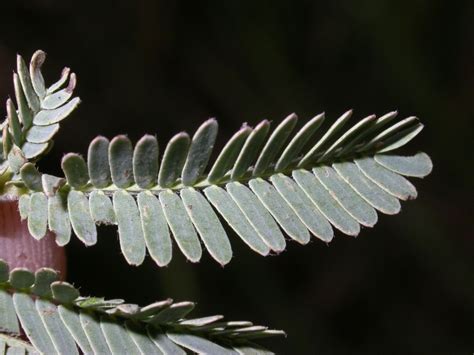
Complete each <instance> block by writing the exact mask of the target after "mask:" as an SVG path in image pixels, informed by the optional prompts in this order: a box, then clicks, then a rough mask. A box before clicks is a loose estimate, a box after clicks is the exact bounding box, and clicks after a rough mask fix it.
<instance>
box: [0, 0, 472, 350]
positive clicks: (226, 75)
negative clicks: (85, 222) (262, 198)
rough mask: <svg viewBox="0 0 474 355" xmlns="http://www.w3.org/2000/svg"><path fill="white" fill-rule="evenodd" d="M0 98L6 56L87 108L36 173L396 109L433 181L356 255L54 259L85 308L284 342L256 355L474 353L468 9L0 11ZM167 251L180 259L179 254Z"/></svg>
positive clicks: (13, 5) (79, 254) (70, 6)
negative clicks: (212, 133)
mask: <svg viewBox="0 0 474 355" xmlns="http://www.w3.org/2000/svg"><path fill="white" fill-rule="evenodd" d="M0 33H1V35H0V83H1V85H0V97H3V98H6V97H7V96H8V95H11V94H12V93H13V88H12V83H11V74H12V70H13V69H14V67H15V55H16V53H21V54H22V55H23V56H25V57H27V58H29V57H30V56H31V54H32V53H33V52H34V50H35V49H38V48H41V49H43V50H45V51H46V52H47V53H48V55H49V57H48V60H47V62H46V66H45V67H44V71H45V76H46V79H47V81H48V82H49V83H52V82H54V81H56V79H57V78H58V76H59V73H60V70H61V69H62V67H63V66H64V65H67V66H70V67H71V68H72V69H73V70H74V71H75V72H76V73H77V74H78V83H79V84H78V89H77V93H78V95H79V96H80V97H81V99H82V101H83V103H82V105H81V106H80V108H79V109H78V110H77V112H76V113H75V114H74V115H73V117H72V118H71V119H69V120H67V121H65V122H64V124H63V125H62V130H61V132H60V134H59V135H58V136H57V139H56V145H55V148H54V149H53V151H52V153H51V154H50V155H49V156H48V157H47V158H46V159H45V160H44V161H42V163H41V168H42V169H43V171H48V172H50V173H53V174H60V173H61V172H60V159H61V157H62V155H63V154H64V153H66V152H80V153H83V154H85V153H86V152H87V146H88V144H89V142H90V141H91V139H93V138H94V137H95V136H96V135H98V134H101V135H105V136H108V137H112V136H114V135H116V134H120V133H128V135H129V136H130V138H131V139H132V140H133V141H137V139H138V138H139V137H141V136H142V135H143V134H144V133H156V134H157V136H158V139H159V141H160V142H161V145H162V146H164V144H165V142H166V141H167V140H168V139H169V138H170V137H171V136H172V135H173V134H175V133H177V132H178V131H181V130H187V131H188V132H193V131H194V130H195V129H196V128H197V127H198V125H199V124H200V123H201V122H202V121H204V120H205V119H207V118H208V117H217V118H218V120H219V124H220V133H219V142H218V146H220V147H222V145H223V143H224V142H225V140H226V139H228V138H229V137H230V136H231V134H232V133H233V132H234V131H235V130H237V129H238V128H239V127H240V125H241V123H242V122H244V121H246V122H248V123H249V124H250V125H252V124H255V123H257V122H258V121H259V120H261V119H263V118H268V119H270V120H274V121H276V122H278V121H279V120H281V119H283V118H284V117H286V115H288V114H289V113H291V112H296V113H297V114H298V115H299V117H300V119H301V120H302V121H303V122H304V121H306V120H308V119H310V118H311V117H313V116H314V115H315V114H317V113H319V112H322V111H325V112H326V115H327V117H328V118H329V119H330V120H333V119H336V118H337V117H338V116H339V115H340V114H342V113H343V112H344V111H345V110H347V109H349V108H353V109H354V110H355V117H354V119H353V122H354V121H355V120H357V119H360V118H362V117H365V116H367V115H369V114H372V113H375V114H377V115H381V114H383V113H385V112H388V111H391V110H394V109H397V110H399V112H400V115H402V116H409V115H416V116H419V117H420V118H421V119H422V121H423V122H424V123H425V125H426V127H425V130H424V131H423V132H422V134H421V135H420V136H419V137H417V139H415V140H414V141H413V142H412V143H410V145H409V147H408V151H409V152H410V153H415V152H416V151H418V150H423V151H426V152H427V153H428V154H429V155H430V156H431V157H432V159H433V161H434V164H435V169H434V171H433V173H432V174H431V175H430V176H429V177H427V178H426V179H425V180H418V181H415V184H416V186H417V188H418V190H419V198H418V199H417V200H416V201H411V202H407V203H404V204H403V207H402V212H401V213H400V215H398V216H395V217H388V216H384V215H380V218H379V220H380V221H379V223H378V224H377V225H376V227H375V228H374V229H373V230H372V229H365V230H363V231H362V233H361V235H360V236H359V237H358V238H351V237H347V236H344V235H342V234H338V235H337V236H336V238H335V240H334V241H333V242H332V243H331V244H330V245H325V244H324V243H322V242H320V241H319V240H317V239H314V240H313V241H312V243H310V244H309V245H308V246H305V247H302V246H299V245H297V244H296V243H294V242H289V243H288V244H289V245H288V249H287V250H286V251H285V252H284V253H282V254H281V255H279V256H278V257H274V256H270V257H266V258H263V257H261V256H258V255H257V254H254V253H253V252H251V251H250V250H249V249H248V248H247V247H246V246H245V245H244V244H243V243H242V242H241V241H240V240H239V239H238V238H237V237H236V236H235V235H231V241H232V246H233V249H234V253H235V258H234V260H233V261H232V262H231V263H230V264H229V265H228V266H226V267H225V268H222V267H220V266H219V265H218V264H217V263H215V262H214V261H212V260H211V258H210V257H209V256H208V255H205V256H204V258H203V260H202V262H201V263H199V264H197V265H193V264H191V263H189V262H186V261H185V260H184V259H183V257H182V255H181V253H179V252H177V251H176V250H175V253H174V259H173V262H172V263H171V265H170V266H169V267H166V268H163V269H158V267H156V266H155V264H154V263H153V261H152V260H151V259H150V258H147V260H146V262H145V263H144V264H143V265H142V266H140V267H135V268H134V267H129V266H128V265H127V264H126V262H125V260H124V258H123V257H122V256H121V255H120V251H119V245H118V243H117V233H116V230H115V229H114V228H101V230H100V238H99V242H98V244H97V245H96V246H94V247H90V248H87V249H86V248H84V247H83V246H82V245H81V244H80V243H79V242H77V240H74V241H73V242H72V243H71V244H70V245H69V246H68V248H67V252H68V255H69V276H68V279H69V280H70V281H72V282H74V283H75V284H76V285H78V286H81V290H82V293H83V294H85V295H87V294H90V295H97V296H105V297H107V298H117V297H121V298H125V299H126V300H127V301H130V302H135V303H140V304H145V303H148V302H152V301H155V300H158V299H163V298H166V297H172V298H174V299H175V300H193V301H196V302H197V303H198V307H197V310H196V313H195V315H196V316H204V315H209V314H215V313H217V314H224V315H226V317H227V318H228V319H233V320H240V319H242V320H252V321H255V322H256V323H263V324H266V325H269V326H271V327H273V328H276V329H284V330H286V331H287V333H288V337H287V338H286V339H272V340H271V341H267V342H266V343H265V344H266V345H267V346H268V347H270V348H271V349H273V350H274V351H276V352H277V353H281V354H349V353H350V354H359V353H361V354H362V353H363V354H381V353H383V354H401V353H403V354H471V353H472V352H474V282H473V281H474V233H473V231H474V228H473V217H474V215H473V208H472V201H473V197H474V194H473V178H474V176H473V173H474V169H473V168H472V166H473V165H472V163H473V159H472V156H473V148H472V147H473V143H474V140H473V138H474V137H473V128H474V125H473V119H474V105H473V101H474V2H473V1H472V0H465V1H433V0H412V1H395V0H393V1H378V0H361V1H309V0H308V1H283V0H273V1H248V2H245V1H213V2H202V1H199V2H198V1H196V2H191V1H188V2H185V1H158V0H155V1H153V0H149V1H145V0H141V1H125V0H122V1H113V2H112V1H94V2H90V3H89V2H88V1H80V2H79V1H77V2H74V3H73V2H68V1H52V0H28V1H9V2H8V3H7V2H2V5H0ZM175 249H176V248H175Z"/></svg>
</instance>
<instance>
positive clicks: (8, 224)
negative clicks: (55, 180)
mask: <svg viewBox="0 0 474 355" xmlns="http://www.w3.org/2000/svg"><path fill="white" fill-rule="evenodd" d="M0 258H1V259H3V260H5V261H6V262H7V263H8V264H9V265H10V268H15V267H24V268H27V269H29V270H31V271H33V272H34V271H36V270H37V269H39V268H41V267H49V268H52V269H54V270H57V271H59V272H60V274H61V279H64V278H65V276H66V254H65V251H64V248H62V247H59V246H58V245H57V244H56V242H55V240H54V234H53V233H52V232H49V231H48V232H47V234H46V235H45V236H44V237H43V238H42V239H41V240H36V239H34V238H33V237H32V236H31V235H30V233H29V232H28V226H27V223H26V221H21V219H20V213H19V212H18V201H17V200H2V201H0Z"/></svg>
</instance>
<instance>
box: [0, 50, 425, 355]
mask: <svg viewBox="0 0 474 355" xmlns="http://www.w3.org/2000/svg"><path fill="white" fill-rule="evenodd" d="M44 59H45V54H44V53H43V52H42V51H37V52H36V53H35V54H34V55H33V58H32V60H31V64H30V70H29V71H28V70H27V67H26V64H25V63H24V61H23V59H22V58H21V57H20V56H19V57H18V66H17V71H18V74H15V75H14V85H15V96H16V106H17V107H18V109H17V107H15V104H14V103H13V101H12V100H10V99H9V100H8V101H7V119H6V120H5V122H4V123H3V124H2V149H3V154H2V155H3V159H2V160H1V162H0V167H1V168H0V173H1V174H2V175H1V176H2V179H1V186H0V188H1V191H2V194H3V196H8V198H13V199H18V201H19V202H18V205H19V211H20V215H21V218H22V219H27V220H28V229H29V231H30V233H31V236H32V237H33V238H36V239H41V238H42V237H43V236H44V235H45V234H46V233H47V230H48V229H49V230H51V231H53V232H54V234H55V236H56V237H55V238H56V243H57V244H58V245H61V246H63V245H66V244H68V243H69V241H70V238H71V234H72V231H74V234H75V235H76V236H77V237H78V238H79V239H80V240H81V241H82V242H83V243H84V244H86V245H88V246H90V245H94V244H95V243H96V242H97V231H96V224H101V223H106V224H116V225H117V226H118V233H119V241H120V247H121V250H122V253H123V255H124V257H125V259H126V260H127V262H128V263H129V264H132V265H140V264H141V263H142V262H143V260H144V258H145V256H146V252H147V250H148V253H149V254H150V256H151V257H152V258H153V260H154V261H155V262H156V263H157V264H158V265H159V266H164V265H167V264H168V263H169V262H170V261H171V259H172V245H173V240H174V241H175V242H176V244H177V246H178V248H179V249H180V250H181V252H182V253H183V254H184V255H185V256H186V258H187V259H188V260H190V261H192V262H197V261H199V260H200V258H201V255H202V246H201V241H202V242H203V244H204V247H205V249H206V250H207V251H208V252H209V254H210V255H211V256H212V257H213V258H214V259H215V260H216V261H217V262H218V263H220V264H222V265H225V264H227V263H228V262H229V261H230V260H231V258H232V249H231V244H230V241H229V238H228V235H227V233H226V231H225V228H224V226H223V222H225V224H228V225H229V226H230V227H231V228H232V229H233V230H234V232H235V234H236V235H238V236H239V237H240V238H241V239H242V240H243V241H244V242H245V243H246V244H247V245H248V246H249V247H250V248H251V249H252V250H254V251H256V252H257V253H259V254H261V255H267V254H269V253H271V252H275V253H279V252H282V251H283V250H284V249H285V246H286V240H285V237H284V234H285V235H287V236H288V237H290V238H291V239H293V240H295V241H297V242H299V243H301V244H306V243H308V242H309V240H310V238H311V234H312V235H314V236H316V237H317V238H319V239H321V240H322V241H325V242H329V241H331V240H332V238H333V236H334V231H333V227H335V228H336V229H338V230H340V231H341V232H343V233H345V234H348V235H352V236H356V235H358V234H359V232H360V226H361V225H362V226H366V227H372V226H374V225H375V223H376V222H377V212H376V210H378V211H379V212H382V213H385V214H396V213H398V212H399V211H400V202H399V200H407V199H413V198H415V197H416V196H417V191H416V189H415V187H414V186H413V185H412V184H411V183H410V182H409V181H408V180H407V179H406V178H405V177H403V176H410V177H424V176H426V175H427V174H429V173H430V171H431V169H432V164H431V160H430V159H429V157H428V156H427V155H426V154H424V153H417V154H415V155H413V156H400V155H393V154H391V152H392V151H394V150H395V149H397V148H400V147H402V146H404V145H405V144H406V143H408V142H409V141H410V140H411V139H413V138H414V137H415V136H416V135H417V134H418V133H419V132H420V131H421V130H422V128H423V125H422V124H421V123H420V122H419V121H418V119H417V118H416V117H408V118H406V119H403V120H397V113H396V112H390V113H388V114H386V115H384V116H381V117H378V118H377V117H376V116H368V117H366V118H364V119H362V120H360V121H359V122H357V123H356V124H355V125H353V126H352V127H350V128H349V129H347V130H345V131H344V130H343V126H344V125H345V124H346V123H347V121H348V120H349V119H350V117H351V115H352V111H348V112H346V113H344V114H343V115H342V116H341V117H340V118H339V119H337V120H336V121H335V122H334V123H333V124H332V125H330V127H329V128H328V129H327V130H325V131H323V132H320V131H321V126H322V124H323V121H324V120H325V116H324V114H320V115H317V116H316V117H314V118H313V119H311V120H310V121H309V122H307V123H306V124H304V125H303V127H302V128H300V129H298V130H295V128H296V124H297V117H296V115H294V114H292V115H290V116H288V117H287V118H286V119H285V120H283V121H282V122H281V123H280V124H279V125H278V126H277V127H276V128H275V129H274V130H273V131H272V132H271V134H270V122H269V121H267V120H264V121H262V122H260V123H259V124H257V125H256V126H255V128H252V127H250V126H247V125H244V126H243V127H242V128H241V129H239V130H238V131H237V132H236V133H235V134H234V135H233V137H232V138H231V139H230V140H229V141H228V142H227V144H225V146H224V148H223V149H222V150H221V151H220V152H219V154H218V157H217V159H216V160H215V162H213V163H212V164H209V161H210V156H211V154H212V152H213V148H214V144H215V140H216V136H217V128H218V126H217V121H216V120H214V119H210V120H208V121H206V122H204V123H203V124H202V125H201V126H200V127H199V128H198V130H197V131H196V133H195V134H194V135H193V137H192V138H190V137H189V135H188V134H187V133H179V134H177V135H175V136H174V137H173V138H172V139H171V140H170V141H169V143H168V144H167V145H166V148H165V149H164V152H163V157H162V158H161V160H160V159H159V146H158V142H157V139H156V137H154V136H150V135H146V136H144V137H143V138H142V139H140V140H139V142H138V143H137V144H136V145H135V147H133V146H132V143H131V142H130V140H129V139H128V138H127V137H126V136H117V137H115V138H114V139H112V140H111V141H110V142H109V140H108V139H106V138H104V137H97V138H96V139H94V140H93V141H92V142H91V144H90V146H89V150H88V154H87V161H86V160H84V159H83V158H82V156H81V155H78V154H74V153H70V154H67V155H65V156H64V158H63V160H62V163H61V167H62V170H63V171H64V176H65V177H64V178H63V177H56V176H51V175H48V174H42V173H40V172H39V171H38V170H37V168H36V165H35V163H36V162H37V161H38V159H40V158H41V156H43V155H44V154H46V153H47V152H48V150H49V149H50V148H51V146H52V138H53V136H54V134H55V133H56V132H57V131H58V129H59V123H60V121H62V120H63V119H65V118H66V117H67V116H68V115H69V114H70V113H71V112H72V111H73V110H74V109H75V108H76V107H77V105H78V104H79V99H78V98H72V94H73V89H74V87H75V85H76V77H75V75H74V74H70V73H69V70H68V69H66V70H64V71H63V73H62V75H61V79H60V80H59V81H58V82H57V83H55V84H53V85H52V86H50V87H49V88H46V86H45V84H44V80H43V77H42V75H41V65H42V63H43V62H44ZM68 78H69V82H68V84H67V85H66V82H67V81H68ZM65 85H66V87H65V88H62V87H63V86H65ZM318 134H319V135H320V138H318V139H314V137H315V136H316V135H318ZM222 221H223V222H222ZM280 229H281V230H282V231H283V233H282V231H281V230H280ZM0 270H2V273H0V275H2V276H1V277H0V292H1V293H0V309H2V310H4V312H3V313H2V314H3V315H0V327H1V328H3V330H4V332H5V333H6V334H5V335H4V336H3V338H0V349H2V348H1V346H2V344H5V343H6V344H8V346H13V347H23V348H25V349H27V350H28V351H30V350H31V349H33V348H34V349H35V350H38V351H40V352H46V353H49V352H54V351H55V350H56V351H58V352H61V351H62V352H66V351H71V352H72V351H73V350H72V349H74V350H76V345H75V344H77V345H78V346H79V347H80V348H81V349H82V351H84V352H86V353H89V352H91V348H92V349H93V351H94V352H100V351H99V350H98V349H99V348H100V347H103V349H108V350H111V351H112V352H117V351H116V350H118V351H120V350H119V349H127V353H134V352H138V348H139V349H140V350H141V351H142V352H143V353H148V352H147V351H151V349H153V351H154V352H156V353H160V351H161V352H163V353H173V354H174V353H180V351H181V352H182V351H183V350H178V347H182V348H186V349H188V350H191V351H195V352H198V353H221V352H222V353H223V352H226V351H228V352H231V353H232V351H233V350H231V348H234V349H235V350H236V351H238V352H239V353H245V354H247V353H265V352H266V351H265V350H263V349H261V348H260V347H258V346H257V345H254V344H253V343H252V342H251V341H252V340H253V339H255V338H259V337H265V336H272V335H281V334H283V332H281V331H270V330H267V329H266V328H264V327H259V326H253V325H252V324H251V323H248V322H234V323H233V322H222V321H220V319H221V317H220V316H215V317H207V318H201V319H195V320H185V319H184V317H185V316H186V315H187V313H188V312H189V311H191V309H192V308H193V304H192V303H189V302H183V303H177V304H172V302H171V300H168V301H164V302H159V303H157V304H153V305H150V306H147V307H143V308H140V307H139V306H136V305H130V304H124V303H122V301H117V300H112V301H105V300H103V299H97V298H81V297H79V294H78V292H77V290H76V289H74V287H73V286H71V285H69V284H67V283H64V282H58V281H55V280H56V279H57V276H56V274H55V273H54V272H53V271H52V270H50V269H40V270H38V271H37V272H36V274H35V275H33V274H32V273H31V272H28V271H27V270H25V269H21V268H17V269H14V270H13V271H12V272H11V273H9V274H8V268H7V266H6V264H4V263H2V264H0ZM38 289H39V290H40V292H38ZM11 294H13V296H11ZM29 294H31V295H36V296H38V298H37V299H36V301H33V300H32V299H31V298H30V297H29V296H28V295H29ZM12 297H13V298H12ZM12 299H13V300H12ZM163 314H164V315H163ZM17 318H19V319H20V322H21V325H22V327H23V329H25V332H26V335H27V337H28V339H29V341H30V342H31V344H26V343H24V342H20V341H18V340H16V339H14V338H12V336H15V335H17V334H19V326H18V322H17ZM163 319H164V320H163ZM69 321H70V322H71V323H68V322H69ZM84 335H85V336H84ZM2 339H3V343H2ZM160 339H161V340H163V339H166V340H163V341H164V342H166V343H167V344H174V345H170V346H174V347H175V348H174V350H170V349H168V350H166V349H167V348H166V346H167V345H164V343H160V341H161V340H160ZM95 342H97V343H95ZM3 346H4V345H3ZM142 346H143V348H142ZM32 347H33V348H32ZM96 347H97V348H96ZM137 347H138V348H137ZM145 347H146V348H145ZM66 349H71V350H66ZM145 349H148V350H147V351H145ZM180 349H181V348H180ZM173 351H175V352H173ZM252 351H253V352H252Z"/></svg>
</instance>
